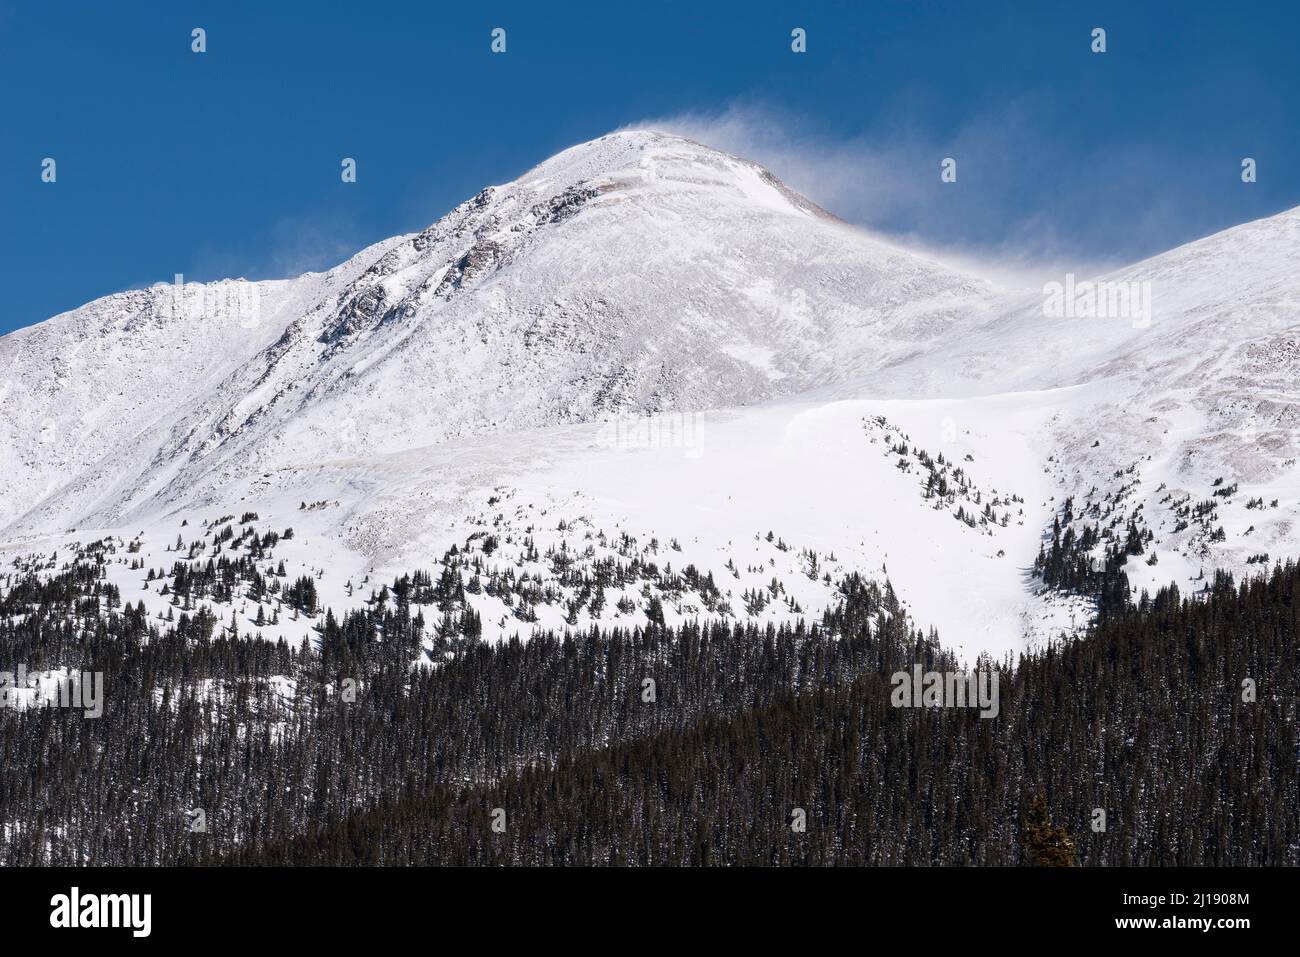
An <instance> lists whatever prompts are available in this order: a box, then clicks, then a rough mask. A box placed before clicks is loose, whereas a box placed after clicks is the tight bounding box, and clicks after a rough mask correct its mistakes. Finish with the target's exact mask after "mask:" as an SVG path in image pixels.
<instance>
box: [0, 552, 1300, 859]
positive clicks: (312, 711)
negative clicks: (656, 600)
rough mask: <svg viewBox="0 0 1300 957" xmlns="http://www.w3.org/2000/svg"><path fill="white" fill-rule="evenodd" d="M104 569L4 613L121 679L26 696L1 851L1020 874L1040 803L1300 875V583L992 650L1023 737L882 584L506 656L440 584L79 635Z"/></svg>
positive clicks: (3, 804)
mask: <svg viewBox="0 0 1300 957" xmlns="http://www.w3.org/2000/svg"><path fill="white" fill-rule="evenodd" d="M98 582H99V579H98V578H96V577H94V576H86V577H83V578H82V579H80V582H79V584H78V583H77V582H67V581H65V582H63V583H62V585H61V587H59V588H56V589H54V590H53V591H52V592H50V593H49V594H50V595H51V596H56V599H57V601H58V603H59V604H58V607H59V609H60V613H59V614H55V613H53V612H52V611H47V612H46V613H43V614H29V615H27V616H26V617H24V618H21V619H19V618H16V617H11V616H12V615H13V614H14V611H15V609H14V608H13V607H12V606H11V605H10V602H9V599H8V598H6V599H5V601H4V602H0V613H3V614H0V648H3V649H4V650H5V652H6V657H8V658H11V659H13V655H14V654H17V655H18V656H19V657H18V658H17V659H16V660H22V656H23V655H28V654H36V653H38V651H39V649H42V648H44V649H46V655H45V658H44V660H45V662H46V663H47V665H49V666H51V667H52V666H53V664H54V663H55V662H57V664H59V665H61V666H66V667H72V668H74V669H78V668H79V669H84V670H102V671H103V672H104V673H105V682H104V683H105V694H106V699H105V702H104V715H103V717H102V718H100V719H97V720H96V719H85V718H84V717H82V715H81V713H80V712H76V711H70V710H68V709H59V708H42V709H32V710H26V711H11V710H3V711H0V766H3V767H4V768H5V769H6V774H4V775H0V863H4V864H39V863H43V864H64V863H85V864H171V863H214V862H221V863H240V864H266V863H270V864H274V863H295V864H356V863H362V864H365V863H392V864H398V863H402V864H405V863H456V864H470V863H507V862H509V863H524V864H568V863H600V864H668V863H690V864H724V863H725V864H732V863H763V864H767V863H800V864H832V863H834V864H967V863H980V864H1016V863H1024V862H1025V860H1026V859H1025V857H1024V854H1025V852H1024V851H1023V850H1022V846H1021V837H1022V835H1023V832H1024V827H1023V822H1024V819H1025V816H1026V814H1027V813H1028V811H1029V810H1030V807H1031V803H1032V801H1033V799H1034V798H1035V796H1036V795H1037V794H1038V793H1039V792H1041V793H1042V794H1043V795H1044V796H1045V797H1046V802H1047V806H1048V808H1049V809H1050V815H1051V821H1052V823H1053V824H1054V825H1056V826H1060V827H1064V828H1065V830H1066V831H1068V832H1069V835H1070V836H1071V837H1072V839H1073V844H1074V846H1075V847H1076V848H1077V852H1078V856H1079V859H1080V861H1081V863H1083V864H1185V865H1196V864H1265V865H1281V864H1288V865H1295V864H1297V863H1300V850H1298V849H1300V806H1298V805H1300V796H1298V790H1297V788H1298V785H1300V777H1298V775H1297V734H1296V701H1297V692H1300V687H1297V684H1298V677H1297V674H1298V671H1297V666H1296V662H1297V661H1298V660H1300V659H1298V658H1297V653H1298V652H1300V645H1298V642H1297V634H1298V632H1300V569H1297V567H1296V566H1293V565H1287V566H1285V567H1279V568H1277V569H1275V570H1274V571H1273V572H1272V574H1271V575H1269V576H1267V577H1266V578H1261V579H1257V580H1254V581H1251V582H1247V583H1244V584H1242V585H1240V586H1237V585H1235V584H1234V583H1233V582H1232V581H1231V579H1230V578H1229V577H1227V576H1222V575H1221V576H1218V577H1217V578H1216V579H1215V581H1214V583H1213V586H1212V588H1211V589H1210V593H1209V595H1208V597H1207V599H1206V600H1204V601H1191V600H1185V599H1183V598H1182V596H1180V595H1179V594H1178V592H1177V590H1176V589H1174V588H1172V587H1171V588H1170V589H1167V590H1163V591H1161V592H1160V593H1159V594H1157V595H1156V596H1155V598H1154V599H1144V600H1143V601H1142V602H1141V603H1140V604H1139V605H1138V606H1137V607H1132V608H1129V609H1128V610H1126V611H1121V612H1116V613H1115V614H1114V615H1112V616H1111V617H1110V618H1109V619H1108V620H1107V621H1106V622H1104V623H1103V624H1101V625H1100V626H1099V627H1098V628H1097V629H1096V630H1095V632H1094V633H1092V634H1091V635H1090V636H1089V637H1087V638H1086V639H1084V640H1079V641H1071V642H1068V643H1065V644H1062V645H1058V646H1053V647H1048V648H1044V649H1041V650H1038V651H1035V652H1034V653H1032V654H1029V655H1027V656H1024V657H1022V658H1021V659H1020V660H1019V661H1018V662H1016V663H1015V664H1014V666H1012V665H1011V663H1009V662H1008V663H1005V665H1004V664H998V663H990V662H982V663H981V665H982V667H995V668H998V669H999V679H1000V680H999V690H1000V699H1001V700H1000V708H999V714H998V716H997V717H996V718H992V719H984V718H981V717H979V712H978V710H976V709H964V708H936V709H923V708H917V709H912V708H896V707H893V705H892V704H891V700H890V698H891V694H890V692H891V685H890V676H891V675H892V674H893V673H894V672H896V671H908V670H910V669H911V668H912V666H913V665H914V664H920V665H921V666H922V668H923V669H925V670H936V671H948V670H956V669H957V668H958V663H957V662H956V661H955V659H954V658H953V656H952V655H950V654H948V653H947V652H945V651H943V649H942V648H941V646H940V645H939V642H938V639H937V636H935V635H933V634H929V635H923V634H921V633H919V632H917V631H915V630H914V629H912V628H911V626H910V625H909V623H908V621H907V619H906V617H905V615H904V614H903V613H902V610H901V609H900V608H899V606H898V603H897V601H896V600H895V599H894V597H893V593H892V590H890V589H888V587H887V586H886V587H884V588H882V587H879V586H877V585H876V584H875V583H872V582H869V581H866V580H864V579H861V578H859V577H857V576H850V577H848V578H847V579H845V580H844V581H843V582H842V585H841V596H842V602H841V605H840V607H838V608H837V609H834V610H832V611H830V612H828V613H827V614H826V616H825V618H824V621H823V622H821V623H818V624H817V625H814V626H802V625H800V626H797V627H788V626H787V627H782V628H776V627H771V626H769V627H766V628H762V629H760V628H757V627H755V626H752V625H751V626H747V627H746V626H740V625H736V626H726V625H721V624H711V625H688V626H686V627H682V628H664V627H662V626H659V625H653V624H652V625H651V626H650V627H647V628H645V629H637V630H634V631H601V630H596V629H593V630H590V631H587V632H584V633H581V634H566V635H542V636H539V637H536V638H533V639H531V640H529V641H527V642H519V641H508V642H503V643H501V644H497V645H487V644H485V643H483V642H482V641H478V640H475V639H474V638H473V637H472V636H468V635H463V634H462V635H458V636H455V637H448V636H447V635H446V634H445V633H442V634H440V632H441V631H445V629H435V630H434V633H433V634H432V635H431V634H428V633H427V632H428V631H429V629H428V627H427V625H426V623H425V621H424V619H423V618H422V616H421V615H420V614H419V613H416V614H415V615H414V616H412V609H411V607H410V605H409V604H408V603H407V601H406V596H407V595H408V594H414V592H415V590H416V589H421V588H427V589H432V590H435V591H441V592H442V593H443V596H444V597H445V598H447V599H449V600H450V601H451V602H453V603H454V601H455V596H454V593H453V592H451V591H450V590H449V586H450V583H441V584H440V583H438V582H437V581H436V580H433V579H432V578H428V577H412V578H411V579H410V580H409V582H403V583H401V584H399V585H396V586H395V588H394V590H393V592H392V593H391V594H392V596H393V599H392V600H388V599H386V600H384V601H382V602H378V601H377V602H375V603H373V604H371V605H370V607H368V608H367V609H365V610H363V611H358V612H353V613H350V614H348V615H347V616H345V617H344V618H343V619H342V620H339V621H336V620H335V618H334V616H333V615H326V616H325V619H324V622H323V625H322V634H321V638H320V642H319V647H318V648H316V649H306V650H300V649H296V648H289V647H288V646H286V645H284V644H283V643H278V644H271V643H269V642H263V641H258V640H256V639H242V640H238V641H231V640H229V639H227V638H222V637H220V631H219V628H220V625H219V623H218V622H215V621H214V620H213V618H212V616H211V615H208V614H206V613H204V614H199V615H195V616H190V615H181V617H180V619H179V620H178V622H177V623H176V624H175V626H173V627H169V628H167V629H166V630H160V624H159V623H158V622H157V621H156V620H154V621H150V620H149V619H147V617H146V616H144V615H143V613H142V612H141V610H140V609H139V608H138V606H134V607H133V606H131V605H130V604H129V603H128V605H127V606H126V607H125V608H124V609H122V610H120V611H118V610H105V611H103V612H102V613H101V614H100V615H99V616H98V617H96V618H94V619H89V618H84V617H82V618H72V619H69V618H68V617H67V616H66V614H64V612H68V611H70V610H71V609H74V608H75V607H76V606H77V604H78V598H77V597H76V595H75V594H74V593H75V592H76V590H77V588H78V587H84V588H86V589H91V590H93V589H94V588H95V587H97V584H98ZM23 593H24V594H25V595H26V596H27V598H28V599H29V600H30V599H31V598H33V596H35V595H36V592H35V591H34V590H33V589H32V588H27V589H25V590H23ZM10 597H13V596H12V595H11V596H10ZM214 634H215V635H217V636H218V637H215V638H214V637H213V636H214ZM431 647H432V657H431V658H429V659H428V664H427V665H424V666H421V667H417V668H415V669H412V667H411V662H412V660H414V659H416V658H419V657H420V656H421V655H425V656H426V657H428V655H429V649H430V648H431ZM1243 683H1245V684H1243ZM200 810H201V811H203V812H204V814H203V819H204V825H205V826H204V829H203V830H199V831H195V830H192V828H193V827H194V820H195V815H194V813H193V812H195V811H200ZM498 811H499V812H500V813H497V812H498ZM1097 811H1101V812H1103V813H1104V815H1105V827H1104V830H1094V829H1093V827H1094V823H1095V822H1097V821H1098V818H1097ZM800 815H802V817H800ZM800 820H801V821H802V823H803V824H804V829H803V830H799V829H798V827H797V826H796V824H797V823H798V822H799V821H800ZM501 827H503V828H504V830H499V829H498V828H501Z"/></svg>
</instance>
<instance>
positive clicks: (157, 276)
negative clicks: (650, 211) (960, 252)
mask: <svg viewBox="0 0 1300 957" xmlns="http://www.w3.org/2000/svg"><path fill="white" fill-rule="evenodd" d="M196 26H201V27H204V28H205V29H206V30H207V39H208V52H207V53H204V54H201V55H200V54H194V53H191V51H190V42H191V41H190V31H191V29H192V28H194V27H196ZM497 26H500V27H504V28H505V29H506V30H507V53H506V54H505V55H493V54H492V53H491V52H490V50H489V42H490V38H489V32H490V30H491V29H492V28H493V27H497ZM795 26H801V27H804V28H806V29H807V31H808V53H807V54H805V55H802V56H800V55H795V54H793V53H791V51H790V39H789V37H790V30H791V29H792V28H793V27H795ZM1095 26H1102V27H1105V28H1106V29H1107V31H1108V38H1107V39H1108V47H1109V49H1108V52H1107V53H1106V54H1104V55H1095V54H1092V53H1091V52H1090V50H1089V33H1090V31H1091V29H1092V28H1093V27H1095ZM1297 36H1300V4H1296V3H1292V2H1286V3H1283V2H1280V0H1279V2H1275V3H1268V2H1263V3H1259V2H1257V3H1250V4H1245V5H1237V4H1230V3H1227V2H1216V3H1207V2H1197V0H1183V2H1168V3H1165V2H1137V0H1123V2H1116V3H1099V2H1085V0H1072V2H1060V3H1056V2H1051V0H1022V2H1015V3H1011V2H1005V3H999V2H996V0H992V2H981V3H973V2H949V3H941V2H924V0H876V2H857V3H783V4H778V3H768V2H762V0H747V2H744V3H734V4H723V3H713V2H704V0H694V2H672V0H656V2H653V3H612V2H606V3H602V4H595V3H591V4H588V3H577V2H574V3H539V2H536V0H532V2H528V3H517V4H492V3H477V2H476V3H444V2H434V0H424V2H419V3H386V2H382V0H371V2H349V3H333V2H330V0H316V2H312V3H301V4H296V3H287V2H271V0H262V2H255V3H243V2H233V0H222V2H212V3H187V2H167V3H163V2H150V3H144V2H138V3H132V2H104V0H94V2H87V3H71V2H48V3H38V2H22V3H14V2H9V0H0V271H3V274H4V275H3V281H4V289H5V298H4V302H3V304H0V331H8V330H10V329H13V328H17V327H20V326H24V325H28V324H30V323H33V322H37V321H40V320H41V319H44V318H47V317H48V316H50V315H53V314H55V313H58V312H60V311H63V310H65V309H69V308H72V307H75V306H77V305H79V304H81V303H83V302H86V301H89V300H91V299H93V298H95V297H97V296H101V295H105V294H108V293H111V292H115V291H118V290H121V289H125V288H131V287H138V286H144V285H149V284H151V283H154V282H159V281H167V280H170V279H171V277H172V275H173V274H174V273H177V272H183V273H184V274H185V275H186V277H187V278H188V279H192V280H208V279H215V278H220V277H222V276H228V275H230V276H239V275H243V276H247V277H248V278H254V279H255V278H267V277H274V276H282V275H289V274H294V273H297V272H300V271H302V270H304V269H307V268H324V267H328V266H330V265H333V264H334V263H336V262H338V261H341V260H342V259H345V258H346V257H347V256H348V255H350V254H351V253H352V252H354V251H356V250H357V249H359V248H361V247H362V246H364V245H366V244H368V243H370V242H373V241H376V240H378V239H381V238H383V237H385V236H388V235H392V234H395V233H399V232H407V231H411V230H416V229H420V228H422V227H424V226H426V225H427V224H429V223H430V222H433V221H434V220H436V219H437V218H438V217H439V216H440V215H441V214H442V213H444V212H445V211H446V210H448V209H449V208H451V207H452V206H454V205H455V204H456V203H458V202H460V201H461V200H463V199H465V198H466V197H468V196H470V195H472V194H473V193H475V192H476V191H477V190H478V189H480V188H481V187H482V186H483V185H485V184H488V183H497V182H502V181H504V180H508V179H510V178H512V177H514V176H515V175H517V174H518V173H520V172H522V171H523V170H524V169H526V168H527V167H529V166H531V165H533V164H534V163H536V162H538V161H540V160H542V159H544V158H545V157H546V156H548V155H550V154H551V153H553V152H555V151H556V150H558V149H560V148H563V147H565V146H568V145H571V144H573V143H575V142H579V141H581V140H585V139H589V138H591V137H594V136H597V135H600V134H601V133H604V132H607V131H609V130H610V129H613V128H616V127H618V126H621V125H624V124H628V123H633V122H637V121H640V120H643V119H645V118H648V117H671V116H677V115H680V114H683V113H690V114H695V115H697V116H704V117H718V116H724V117H725V116H733V117H734V116H740V117H742V120H743V124H742V125H744V124H747V129H746V131H744V132H743V133H741V134H735V131H734V130H732V140H735V139H736V136H739V138H740V140H742V141H745V138H746V137H748V138H750V139H753V140H754V141H755V142H756V143H759V144H760V145H759V146H756V147H755V149H758V150H760V152H761V151H762V149H763V147H762V145H761V144H762V143H767V144H768V145H769V146H771V152H772V156H770V157H768V156H764V155H759V156H755V157H754V158H755V159H758V160H760V161H770V163H771V165H773V166H774V167H775V168H776V171H777V172H778V173H779V174H781V175H783V176H785V177H786V178H787V179H788V180H790V181H791V182H792V185H795V186H796V187H799V188H802V189H804V190H805V191H806V192H808V193H810V194H811V195H812V196H813V197H814V198H816V199H819V200H822V201H823V202H825V203H828V204H833V205H834V206H837V207H838V209H837V210H836V211H839V212H842V213H844V214H846V215H847V216H849V217H850V218H855V219H857V220H859V221H863V222H865V223H866V224H868V225H870V226H873V227H875V228H878V229H883V230H886V231H889V232H892V233H897V234H907V235H910V236H912V237H913V238H916V239H919V240H921V241H923V242H926V243H930V244H934V245H937V246H951V247H954V248H959V249H965V250H972V251H976V252H981V251H983V252H988V253H992V254H997V253H1000V252H1007V251H1011V252H1015V253H1018V254H1021V255H1026V256H1029V257H1032V256H1033V255H1034V254H1035V253H1036V252H1042V253H1043V254H1044V255H1047V254H1050V255H1053V256H1058V255H1064V256H1067V257H1070V256H1077V257H1080V258H1084V259H1092V260H1103V259H1105V260H1114V259H1133V258H1138V257H1139V256H1141V255H1146V254H1152V253H1155V252H1158V251H1160V250H1161V249H1163V248H1167V247H1168V246H1171V245H1174V244H1177V243H1179V242H1182V241H1186V240H1189V239H1192V238H1195V237H1197V236H1199V235H1202V234H1205V233H1207V232H1211V231H1213V230H1215V229H1219V228H1222V227H1225V226H1228V225H1232V224H1235V223H1237V222H1241V221H1244V220H1248V219H1251V218H1255V217H1258V216H1262V215H1268V214H1271V213H1274V212H1277V211H1280V210H1282V209H1285V208H1289V207H1291V206H1294V205H1298V204H1300V166H1298V165H1297V164H1298V161H1300V160H1298V158H1300V63H1298V61H1297V57H1296V40H1297ZM705 125H706V127H707V123H706V124H705ZM721 145H734V143H733V142H732V141H728V142H725V143H723V144H721ZM800 150H802V151H804V153H806V154H807V162H806V163H804V162H802V161H801V160H800V159H799V158H798V153H799V151H800ZM950 154H951V155H955V156H957V157H958V159H959V164H960V165H959V170H960V174H959V182H958V184H956V186H957V188H955V189H947V191H946V192H945V191H944V189H945V187H943V186H942V185H941V184H940V183H939V178H938V162H939V159H940V158H941V157H942V156H944V155H950ZM345 156H351V157H355V158H356V160H357V163H358V173H359V176H358V182H357V183H356V184H353V185H346V184H343V183H342V182H341V181H340V177H339V163H340V160H341V159H342V158H343V157H345ZM1243 156H1252V157H1254V158H1255V159H1256V160H1257V161H1258V164H1259V167H1258V168H1259V182H1257V183H1255V184H1254V185H1251V186H1244V185H1243V184H1242V183H1241V181H1240V176H1239V168H1240V160H1241V158H1242V157H1243ZM44 157H53V158H55V159H56V160H57V163H58V168H57V169H58V181H57V182H56V183H54V184H45V183H42V182H41V180H40V172H41V161H42V159H43V158H44ZM828 157H829V158H830V159H827V158H828ZM832 161H833V162H834V163H836V164H838V165H837V166H836V168H835V169H834V170H833V171H829V172H828V171H827V169H826V168H825V167H824V165H823V166H820V167H819V166H818V162H822V163H823V164H824V163H826V162H832ZM858 161H861V163H862V175H861V178H860V179H859V177H858V175H857V172H856V168H855V165H854V164H855V163H857V162H858ZM882 170H884V171H885V172H882ZM859 188H860V190H861V192H860V194H858V192H856V191H857V190H859ZM1040 247H1041V248H1040ZM1049 247H1050V248H1049Z"/></svg>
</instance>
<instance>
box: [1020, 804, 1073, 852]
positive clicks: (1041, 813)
mask: <svg viewBox="0 0 1300 957" xmlns="http://www.w3.org/2000/svg"><path fill="white" fill-rule="evenodd" d="M1020 843H1021V844H1022V845H1023V846H1024V848H1025V852H1026V853H1027V854H1028V855H1029V862H1030V863H1031V864H1033V865H1035V866H1036V867H1074V866H1075V865H1076V864H1077V863H1078V856H1077V855H1076V854H1075V850H1074V841H1073V840H1072V839H1071V837H1070V833H1069V832H1068V831H1067V830H1066V829H1065V828H1064V827H1052V819H1051V817H1050V815H1049V814H1048V813H1047V798H1046V797H1044V796H1043V792H1042V791H1039V792H1038V793H1037V794H1036V795H1035V796H1034V803H1033V806H1032V807H1030V809H1029V814H1028V815H1026V816H1025V820H1024V822H1023V831H1022V833H1021V835H1020Z"/></svg>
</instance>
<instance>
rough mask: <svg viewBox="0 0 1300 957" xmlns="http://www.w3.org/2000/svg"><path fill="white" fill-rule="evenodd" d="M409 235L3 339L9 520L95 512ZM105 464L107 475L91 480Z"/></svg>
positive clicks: (125, 303) (182, 288)
mask: <svg viewBox="0 0 1300 957" xmlns="http://www.w3.org/2000/svg"><path fill="white" fill-rule="evenodd" d="M401 239H402V237H396V238H394V239H390V240H386V241H385V242H383V243H379V244H377V245H376V246H372V247H370V248H369V249H367V250H364V251H363V252H361V253H360V254H358V255H357V256H356V257H354V258H353V259H351V260H349V261H348V262H347V263H344V264H343V265H341V266H339V267H337V268H336V269H332V270H330V271H329V272H327V273H307V274H305V275H303V276H300V277H298V278H297V279H293V280H287V281H269V282H257V283H250V282H246V281H244V280H242V279H241V280H235V281H230V280H223V281H222V282H216V283H207V284H203V283H185V284H183V285H179V286H178V285H176V284H159V285H156V286H153V287H151V288H149V289H142V290H136V291H132V292H125V293H118V294H116V295H112V296H107V297H105V298H103V299H97V300H95V301H94V302H92V303H89V304H88V305H85V306H82V307H81V308H79V309H75V310H73V311H72V312H67V313H64V314H62V315H59V316H55V317H54V318H53V319H50V320H48V321H46V322H43V323H40V324H39V325H36V326H33V327H31V328H28V329H21V330H19V331H17V332H13V333H10V334H9V335H7V336H4V337H3V338H0V403H3V409H4V412H3V415H2V416H0V526H3V525H6V524H9V523H10V522H11V521H13V520H14V519H15V518H17V517H19V516H20V515H21V514H22V513H23V512H25V511H26V510H27V509H29V508H31V507H32V506H33V505H34V504H36V503H37V502H40V501H42V500H43V499H53V500H56V501H61V502H64V503H65V507H64V508H63V509H62V510H61V512H60V514H62V515H68V514H75V513H76V512H77V511H78V510H81V511H84V510H87V509H89V508H92V507H93V506H94V499H95V497H96V496H97V495H103V494H105V489H108V490H111V489H113V488H114V487H115V486H114V484H113V483H114V481H115V480H118V479H123V478H125V477H127V476H130V475H131V474H132V473H133V472H137V471H140V470H143V469H146V468H149V467H153V466H156V465H158V464H161V463H159V462H157V460H156V459H155V455H156V452H157V450H158V448H159V444H160V440H161V438H162V437H163V436H165V435H166V434H167V433H168V432H169V430H170V429H172V428H173V427H174V424H175V423H176V421H177V420H178V418H179V417H180V416H181V414H182V410H183V409H185V408H186V407H187V406H189V405H191V404H194V403H202V402H205V401H206V400H207V397H208V396H209V395H210V394H211V393H212V392H213V391H214V390H216V389H217V388H218V387H219V386H220V383H221V382H222V380H223V379H225V378H226V377H227V376H229V375H231V374H232V373H233V372H234V371H235V370H237V369H238V368H240V366H241V365H242V364H244V363H245V362H247V361H248V360H249V359H250V358H252V357H253V356H255V355H257V354H259V353H260V352H261V351H263V350H264V349H267V348H268V347H270V346H272V344H273V343H275V342H276V341H277V340H279V339H280V338H281V337H282V336H283V335H284V334H285V330H286V327H288V326H290V325H291V324H292V323H295V322H298V321H299V320H300V319H301V317H302V316H303V315H304V314H306V313H307V312H308V311H309V310H311V309H314V308H317V307H318V306H319V305H320V304H321V303H326V302H329V301H331V299H332V298H333V297H334V296H336V295H337V293H338V290H339V289H341V288H344V287H346V286H347V285H348V284H349V283H350V282H352V281H353V280H354V279H355V277H356V275H357V274H358V273H360V272H361V270H362V269H364V268H365V266H366V265H367V264H368V263H370V262H371V261H373V260H374V259H375V258H377V257H378V256H381V255H382V254H383V253H384V251H385V250H386V249H387V248H389V247H391V246H393V245H394V244H396V243H398V242H400V241H401ZM96 470H101V475H102V476H103V478H104V481H102V482H101V484H100V485H99V486H91V487H89V488H88V487H87V485H86V480H85V477H84V476H85V474H86V473H87V472H91V473H93V472H95V471H96ZM74 502H75V503H76V504H75V505H74V506H73V507H72V508H70V509H69V508H67V507H66V504H71V503H74Z"/></svg>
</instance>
